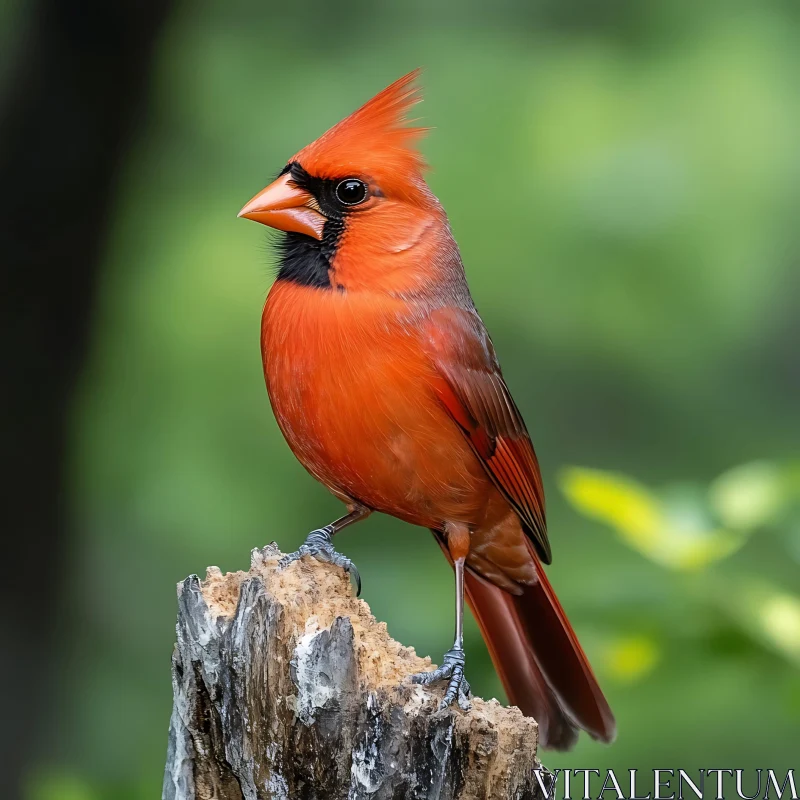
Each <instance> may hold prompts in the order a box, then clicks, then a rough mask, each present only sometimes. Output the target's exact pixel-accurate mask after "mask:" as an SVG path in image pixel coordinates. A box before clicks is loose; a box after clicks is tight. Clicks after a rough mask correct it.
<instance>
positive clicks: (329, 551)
mask: <svg viewBox="0 0 800 800" xmlns="http://www.w3.org/2000/svg"><path fill="white" fill-rule="evenodd" d="M333 532H334V531H333V528H332V527H331V526H330V525H326V526H325V527H324V528H318V529H317V530H315V531H311V533H309V534H308V536H306V540H305V542H303V544H301V545H300V547H299V548H298V549H297V550H295V551H294V553H288V554H287V555H285V556H284V557H283V558H282V559H281V560H280V561H279V562H278V568H279V569H284V568H285V567H288V566H289V564H291V563H292V562H293V561H298V560H299V559H301V558H302V557H303V556H311V557H312V558H316V559H317V560H318V561H327V562H328V563H330V564H335V565H336V566H337V567H341V568H342V569H343V570H344V571H345V572H346V573H348V575H350V577H351V578H352V579H353V581H354V583H355V585H356V597H358V596H359V595H360V594H361V576H360V575H359V574H358V570H357V569H356V565H355V564H354V563H353V562H352V561H351V560H350V559H349V558H348V557H347V556H343V555H342V554H341V553H339V552H337V551H336V550H335V549H334V547H333Z"/></svg>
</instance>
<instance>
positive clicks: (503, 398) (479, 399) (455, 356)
mask: <svg viewBox="0 0 800 800" xmlns="http://www.w3.org/2000/svg"><path fill="white" fill-rule="evenodd" d="M423 338H424V340H425V347H426V350H427V352H428V355H429V356H430V358H431V360H432V362H433V364H434V366H435V368H436V372H437V374H438V377H439V378H440V380H436V381H435V382H434V391H435V393H436V395H437V396H438V398H439V401H440V402H441V403H442V404H443V405H444V407H445V409H446V410H447V412H448V413H449V414H450V416H451V417H452V418H453V420H454V421H455V422H456V423H457V425H458V426H459V427H460V428H461V430H462V432H463V433H464V436H466V438H467V441H468V442H469V444H470V446H471V447H472V449H473V451H474V452H475V454H476V455H477V456H478V458H479V459H480V460H481V462H482V464H483V465H484V467H485V468H486V471H487V473H488V474H489V476H490V477H491V479H492V481H493V482H494V483H495V485H496V486H497V487H498V489H500V491H501V492H502V493H503V494H504V495H505V497H506V499H507V500H508V501H509V503H511V505H512V506H513V507H514V509H515V510H516V512H517V513H518V514H519V516H520V519H521V520H522V523H523V527H524V528H525V531H526V533H527V534H528V536H529V537H530V539H531V541H532V542H533V544H534V545H535V547H536V551H537V553H538V555H539V557H540V558H541V560H542V561H543V562H544V563H545V564H549V563H550V561H551V552H550V543H549V542H548V539H547V527H546V523H545V509H544V489H543V487H542V476H541V473H540V472H539V464H538V462H537V460H536V454H535V453H534V450H533V445H532V444H531V439H530V436H529V435H528V431H527V429H526V427H525V423H524V422H523V420H522V415H521V414H520V413H519V409H518V408H517V406H516V404H515V403H514V400H513V398H512V397H511V393H510V392H509V390H508V387H507V386H506V383H505V381H504V380H503V375H502V373H501V372H500V365H499V364H498V362H497V357H496V356H495V353H494V347H493V346H492V342H491V340H490V338H489V334H488V333H487V331H486V328H485V327H484V324H483V322H482V320H481V318H480V317H479V316H478V314H477V312H476V311H474V310H471V309H464V308H453V307H448V308H439V309H436V310H434V311H433V312H432V313H431V315H430V318H429V320H428V321H427V324H426V326H425V328H424V337H423Z"/></svg>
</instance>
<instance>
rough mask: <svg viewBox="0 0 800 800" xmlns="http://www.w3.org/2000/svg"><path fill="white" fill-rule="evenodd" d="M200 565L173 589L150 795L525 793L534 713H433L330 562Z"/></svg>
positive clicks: (445, 798)
mask: <svg viewBox="0 0 800 800" xmlns="http://www.w3.org/2000/svg"><path fill="white" fill-rule="evenodd" d="M279 557H280V552H279V551H278V549H277V547H275V546H274V545H272V546H270V547H267V548H265V549H264V550H254V551H253V558H252V565H251V568H250V571H249V572H247V573H244V572H237V573H230V574H227V575H223V574H221V573H220V571H219V570H218V569H217V568H216V567H210V568H209V569H208V572H207V575H206V578H205V580H203V581H201V580H200V579H199V578H198V577H197V576H196V575H193V576H191V577H189V578H187V579H186V580H185V581H184V582H183V583H182V584H180V585H179V587H178V598H179V599H178V605H179V611H178V624H177V635H178V639H177V644H176V647H175V652H174V655H173V661H172V682H173V690H174V707H173V712H172V719H171V722H170V730H169V748H168V756H167V765H166V770H165V774H164V791H163V797H164V798H165V800H195V798H198V799H199V798H215V799H216V798H218V799H219V800H243V799H244V800H265V799H266V798H269V799H270V800H278V799H279V798H320V799H322V798H325V799H326V800H327V799H328V798H331V799H333V798H431V799H437V800H438V799H441V800H449V799H450V798H463V799H466V798H498V799H502V798H519V799H520V800H522V798H534V797H538V796H540V795H539V794H538V793H537V789H536V787H537V786H538V784H537V781H536V777H535V775H534V774H533V770H534V768H535V767H537V766H538V762H537V760H536V745H537V729H536V723H535V722H534V721H533V720H532V719H529V718H526V717H523V716H522V714H521V713H520V712H519V710H518V709H516V708H504V707H503V706H501V705H500V704H499V703H498V702H497V701H496V700H491V701H488V702H486V701H483V700H481V699H479V698H475V699H474V701H473V707H472V710H470V711H469V712H463V711H461V710H459V709H447V710H444V711H438V710H437V706H438V703H439V700H440V699H441V695H442V692H443V688H444V687H439V688H433V689H432V688H423V687H421V686H416V685H411V684H410V683H409V682H408V680H407V678H408V676H409V675H410V674H411V673H414V672H418V671H420V670H426V669H430V668H431V666H432V665H431V663H430V659H428V658H420V657H419V656H417V654H416V653H415V652H414V650H413V649H412V648H408V647H404V646H403V645H401V644H399V643H398V642H395V641H394V640H393V639H391V638H390V637H389V635H388V633H387V631H386V625H385V624H384V623H382V622H377V621H376V620H375V618H374V617H373V616H372V614H371V613H370V610H369V606H367V604H366V603H365V602H364V601H363V600H358V599H356V598H355V597H354V596H353V593H352V589H351V587H350V583H349V581H348V579H347V577H346V576H345V574H344V573H343V572H342V571H341V570H340V569H338V568H334V567H332V566H330V565H326V564H320V563H318V562H316V561H314V560H311V559H308V558H304V559H303V560H302V561H301V562H297V563H295V564H292V565H291V566H290V567H288V568H287V569H286V570H283V571H280V570H278V569H277V561H278V558H279Z"/></svg>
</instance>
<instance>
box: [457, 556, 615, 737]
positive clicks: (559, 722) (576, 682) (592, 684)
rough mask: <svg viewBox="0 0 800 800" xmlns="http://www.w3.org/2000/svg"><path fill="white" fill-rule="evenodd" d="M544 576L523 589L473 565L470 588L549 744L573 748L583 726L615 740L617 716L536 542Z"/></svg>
mask: <svg viewBox="0 0 800 800" xmlns="http://www.w3.org/2000/svg"><path fill="white" fill-rule="evenodd" d="M529 549H530V550H531V556H532V557H533V559H534V560H535V562H536V569H537V574H538V578H539V580H538V582H537V583H535V584H534V585H532V586H525V587H523V588H524V592H523V594H521V595H517V596H515V595H511V594H509V593H508V592H505V591H503V590H502V589H500V588H498V587H497V586H494V585H493V584H490V583H488V582H487V581H486V580H484V579H483V578H481V577H479V576H478V575H476V574H475V573H473V572H470V571H469V570H467V572H466V579H465V593H466V596H467V602H468V603H469V606H470V608H471V609H472V613H473V614H474V615H475V618H476V619H477V621H478V625H479V626H480V629H481V633H482V634H483V638H484V640H485V641H486V644H487V645H488V647H489V653H490V654H491V656H492V661H493V662H494V666H495V669H496V670H497V672H498V674H499V675H500V679H501V680H502V682H503V686H504V687H505V690H506V693H507V694H508V698H509V700H510V701H511V702H512V703H513V704H514V705H516V706H519V708H520V709H521V711H522V713H523V714H525V715H527V716H531V717H533V718H534V719H535V720H536V721H537V722H538V723H539V739H540V742H541V744H542V746H543V747H549V748H552V749H555V750H568V749H569V748H570V747H572V745H574V744H575V741H576V740H577V738H578V730H579V729H582V730H585V731H587V732H588V733H589V735H590V736H591V737H592V738H594V739H599V740H600V741H602V742H611V741H613V739H614V736H615V735H616V729H617V726H616V722H615V720H614V715H613V714H612V713H611V709H610V708H609V706H608V703H607V702H606V699H605V697H604V696H603V692H602V691H601V690H600V687H599V686H598V684H597V679H596V678H595V677H594V673H593V672H592V668H591V667H590V666H589V661H588V659H587V658H586V654H585V653H584V652H583V649H582V648H581V646H580V643H579V642H578V637H577V636H576V635H575V631H574V630H572V626H571V625H570V623H569V620H568V619H567V615H566V614H565V613H564V609H563V608H561V603H559V602H558V598H557V597H556V594H555V592H554V591H553V587H552V586H551V585H550V582H549V581H548V580H547V576H546V575H545V573H544V570H543V569H542V565H541V564H540V563H539V559H538V558H537V557H536V554H535V552H534V551H533V548H532V546H530V544H529Z"/></svg>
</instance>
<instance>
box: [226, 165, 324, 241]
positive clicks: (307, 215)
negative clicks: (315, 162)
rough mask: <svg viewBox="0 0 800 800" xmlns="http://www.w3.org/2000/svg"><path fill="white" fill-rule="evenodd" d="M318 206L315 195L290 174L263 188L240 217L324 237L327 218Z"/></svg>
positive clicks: (316, 237)
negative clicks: (296, 181)
mask: <svg viewBox="0 0 800 800" xmlns="http://www.w3.org/2000/svg"><path fill="white" fill-rule="evenodd" d="M318 209H319V206H318V205H317V201H316V200H315V199H314V196H313V195H312V194H310V193H309V192H307V191H305V190H304V189H300V188H299V187H298V186H296V185H295V184H294V183H293V182H292V177H291V175H290V174H289V173H286V175H281V177H280V178H278V180H276V181H275V182H274V183H271V184H270V185H269V186H267V188H266V189H263V190H262V191H260V192H259V193H258V194H257V195H256V196H255V197H254V198H253V199H252V200H251V201H250V202H249V203H248V204H247V205H246V206H245V207H244V208H243V209H242V210H241V211H240V212H239V216H240V217H245V218H246V219H252V220H255V221H256V222H261V223H262V224H264V225H269V227H270V228H277V229H278V230H279V231H292V232H294V233H304V234H305V235H306V236H312V237H313V238H314V239H322V231H323V228H324V227H325V223H326V221H327V219H326V217H325V216H324V215H323V214H322V213H320V211H319V210H318Z"/></svg>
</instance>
